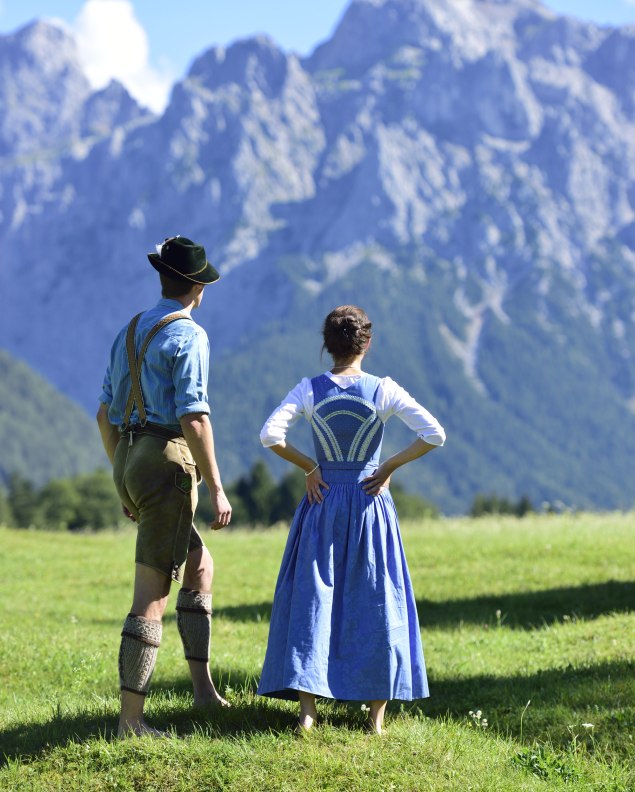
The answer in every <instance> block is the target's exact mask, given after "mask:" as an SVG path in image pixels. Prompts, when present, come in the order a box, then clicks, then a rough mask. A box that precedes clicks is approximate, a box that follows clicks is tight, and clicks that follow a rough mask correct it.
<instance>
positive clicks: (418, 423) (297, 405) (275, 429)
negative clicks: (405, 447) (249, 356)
mask: <svg viewBox="0 0 635 792" xmlns="http://www.w3.org/2000/svg"><path fill="white" fill-rule="evenodd" d="M325 374H326V376H327V377H329V379H331V380H333V382H335V384H336V385H339V386H340V387H341V388H348V387H349V386H350V385H352V384H353V383H354V382H356V381H357V380H359V379H360V378H361V377H362V376H363V375H362V374H332V373H331V372H330V371H326V372H325ZM375 406H376V407H377V417H378V418H379V420H380V421H381V422H382V423H386V421H387V420H388V419H389V418H390V416H391V415H396V416H397V417H398V418H401V420H402V421H403V422H404V423H405V424H406V426H407V427H408V428H409V429H412V431H413V432H416V433H417V437H420V438H421V439H422V440H425V442H426V443H429V444H430V445H435V446H442V445H443V443H444V442H445V430H444V429H443V427H442V426H441V424H440V423H439V422H438V421H437V419H436V418H435V417H434V416H433V415H431V414H430V413H429V412H428V411H427V410H426V409H425V407H422V406H421V405H420V404H418V403H417V402H416V401H415V400H414V399H413V398H412V396H411V395H410V394H409V393H408V392H407V391H405V390H404V389H403V388H402V387H400V386H399V385H397V383H396V382H395V381H394V380H392V379H390V377H384V378H383V379H381V380H380V381H379V387H378V389H377V401H376V405H375ZM302 415H303V416H304V417H305V418H306V419H307V421H310V420H311V416H312V415H313V388H312V387H311V380H310V379H309V378H308V377H305V378H304V379H303V380H302V381H301V382H299V383H298V384H297V385H296V386H295V388H293V389H292V390H290V391H289V393H287V395H286V396H285V397H284V399H283V400H282V402H281V403H280V405H279V406H278V407H276V409H275V410H274V411H273V412H272V413H271V415H270V416H269V418H267V420H266V422H265V425H264V426H263V427H262V430H261V432H260V442H261V443H262V444H263V446H265V448H269V447H270V446H274V445H278V443H281V442H282V441H283V440H284V439H285V438H286V436H287V432H288V431H289V429H290V428H291V427H292V426H293V424H294V423H296V421H297V420H298V419H299V418H300V416H302Z"/></svg>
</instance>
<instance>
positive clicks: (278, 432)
mask: <svg viewBox="0 0 635 792" xmlns="http://www.w3.org/2000/svg"><path fill="white" fill-rule="evenodd" d="M312 411H313V389H312V387H311V380H310V379H307V378H306V377H305V378H304V379H303V380H302V381H301V382H299V383H298V384H297V385H296V386H295V388H293V389H292V390H290V391H289V393H287V395H286V396H285V397H284V399H283V400H282V401H281V402H280V404H279V406H278V407H276V409H275V410H274V411H273V412H272V413H271V415H270V416H269V417H268V418H267V420H266V421H265V425H264V426H263V427H262V429H261V430H260V442H261V443H262V444H263V446H264V447H265V448H270V447H271V446H274V445H278V443H281V442H282V441H283V440H284V439H285V438H286V436H287V432H288V431H289V429H290V428H291V427H292V426H293V424H294V423H296V422H297V421H298V419H299V418H300V417H301V416H302V415H304V416H305V417H306V418H310V417H311V413H312Z"/></svg>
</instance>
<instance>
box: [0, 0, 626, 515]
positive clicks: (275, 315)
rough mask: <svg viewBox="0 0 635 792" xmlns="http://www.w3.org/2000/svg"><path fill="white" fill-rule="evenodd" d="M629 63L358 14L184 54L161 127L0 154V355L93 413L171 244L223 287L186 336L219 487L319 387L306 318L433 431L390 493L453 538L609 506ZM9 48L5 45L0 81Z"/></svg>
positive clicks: (424, 19)
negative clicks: (179, 243)
mask: <svg viewBox="0 0 635 792" xmlns="http://www.w3.org/2000/svg"><path fill="white" fill-rule="evenodd" d="M40 24H41V23H40ZM364 31H367V32H368V31H370V32H372V34H373V37H371V38H372V40H371V38H368V37H367V36H366V34H365V33H364ZM369 35H370V33H369ZM358 40H364V43H365V45H366V46H364V47H355V46H353V44H354V42H355V41H358ZM633 41H635V38H634V35H633V33H632V31H630V30H629V29H627V28H624V29H622V28H616V29H611V28H601V27H599V26H597V25H593V24H591V23H583V22H580V21H578V20H573V19H569V18H566V17H557V16H556V15H554V14H552V13H551V12H549V11H547V10H546V9H545V8H544V7H542V6H541V5H540V4H539V3H537V2H534V0H515V1H514V2H510V3H494V2H486V0H465V2H461V3H449V2H447V0H429V2H428V1H427V2H423V0H355V1H354V2H353V3H351V5H350V6H349V9H348V10H347V12H346V13H345V14H344V16H343V17H342V20H341V22H340V24H339V26H338V28H337V29H336V31H335V32H334V34H333V36H332V37H331V39H330V40H329V41H328V42H325V43H324V44H322V45H320V46H319V47H318V48H316V50H315V52H314V53H313V54H311V55H310V56H308V57H307V58H299V57H298V56H296V55H294V54H287V53H284V52H283V51H282V50H281V49H280V48H279V47H277V46H276V45H275V43H274V42H272V41H271V40H270V39H267V38H264V37H260V38H257V39H250V40H245V41H241V42H237V43H235V44H233V45H232V46H230V47H228V48H221V47H213V48H211V49H209V50H208V51H207V52H205V53H202V54H201V55H200V56H199V57H198V58H197V59H195V60H194V61H193V63H192V66H191V68H190V71H189V73H188V75H186V77H185V78H184V79H183V80H182V81H181V82H180V83H177V84H176V85H175V86H174V89H173V91H172V96H171V100H170V103H169V105H168V107H167V109H166V111H165V113H164V114H163V115H162V116H160V117H153V116H150V115H147V114H144V113H143V111H141V110H140V108H138V106H137V105H136V103H134V101H133V100H131V99H130V98H129V97H127V95H126V92H125V89H123V88H121V87H120V86H113V87H111V89H110V93H108V94H107V95H106V96H105V97H102V101H103V103H104V105H105V108H106V109H105V110H104V112H103V114H102V116H101V120H100V121H99V124H98V125H97V126H98V128H97V129H86V127H85V119H86V117H87V115H86V111H85V107H86V105H87V103H89V102H91V101H92V102H97V99H96V98H95V97H92V96H91V95H90V94H84V93H83V90H84V89H83V88H82V89H81V90H80V89H77V90H79V93H78V94H77V96H79V95H81V101H79V100H78V102H77V110H76V115H75V116H73V118H72V119H71V120H70V121H69V122H68V124H67V125H66V126H65V127H63V128H62V127H60V129H59V136H60V141H58V142H61V140H62V139H64V140H68V130H71V131H72V134H73V135H75V137H74V138H73V142H72V145H70V146H68V145H67V146H65V147H63V148H61V149H60V153H59V154H58V156H56V157H52V156H51V154H50V151H51V149H50V148H49V149H48V150H47V154H46V157H45V156H42V157H40V158H38V157H36V158H35V159H33V158H31V159H30V160H29V161H26V162H25V161H24V159H23V158H22V159H21V156H22V155H21V152H22V151H26V150H27V149H28V146H29V145H30V146H32V149H31V150H32V151H37V150H38V149H37V146H38V145H39V142H38V141H39V138H38V136H37V135H36V134H35V135H34V136H33V140H31V141H29V140H28V139H27V140H23V141H22V142H21V144H20V146H18V147H17V148H15V149H14V150H13V152H12V154H11V156H8V157H7V156H4V157H2V155H1V153H0V158H1V162H0V166H1V167H3V172H4V173H5V174H6V180H5V188H4V189H3V190H2V191H1V192H0V212H1V213H2V223H1V224H0V243H1V244H2V246H3V249H4V251H5V256H3V263H2V266H1V267H0V288H2V291H3V293H4V294H6V295H7V296H8V300H7V302H8V307H7V310H6V311H5V312H4V314H3V318H2V330H3V338H4V339H5V345H6V347H7V348H8V349H9V351H11V352H12V353H14V354H16V355H18V356H20V357H23V358H24V359H26V360H27V362H29V364H30V365H32V366H34V367H35V368H36V369H37V370H38V371H40V372H42V373H44V374H45V375H46V376H47V377H48V378H49V379H50V380H51V381H52V382H53V383H54V384H55V385H56V386H57V387H59V388H61V389H62V390H63V391H64V392H66V393H68V394H71V395H73V397H74V398H76V399H78V400H79V401H81V403H82V404H84V405H86V406H89V405H91V404H94V403H95V400H96V398H97V395H98V392H99V384H100V382H101V377H102V376H103V369H104V367H105V364H106V360H107V354H108V348H109V345H110V342H111V340H112V337H113V336H114V334H115V332H116V331H117V330H118V329H119V328H120V327H121V326H122V325H123V324H124V323H125V322H126V321H127V320H128V319H129V318H130V317H131V316H132V315H133V314H134V313H136V312H137V311H138V310H142V309H144V308H147V307H150V306H151V305H152V304H153V303H154V302H155V301H156V299H157V296H158V295H157V287H156V283H155V282H154V278H153V276H152V273H151V272H148V270H147V265H146V263H145V253H146V251H147V250H150V249H152V245H153V243H154V242H156V241H158V240H160V239H162V238H164V237H165V236H167V235H169V234H172V233H183V234H185V235H187V236H190V237H192V238H195V239H197V240H201V241H202V242H203V243H204V244H205V246H206V249H207V252H208V256H209V258H210V259H211V260H212V261H213V262H215V263H217V264H218V268H219V269H220V271H221V273H222V275H223V277H222V278H221V281H220V282H219V284H218V285H215V286H214V287H212V288H211V289H210V290H208V292H206V298H205V300H204V302H203V305H202V307H201V309H200V310H199V313H198V315H197V321H199V322H200V323H201V324H203V325H204V326H205V328H206V329H207V330H208V332H209V334H210V338H211V341H212V353H213V369H212V377H211V398H212V405H213V410H214V413H215V414H216V413H217V412H218V414H219V416H221V417H219V428H218V435H219V447H220V448H221V449H224V452H223V453H224V454H225V458H226V460H227V461H226V465H227V475H228V476H229V477H230V478H233V477H235V476H236V475H237V474H238V473H240V472H243V471H244V469H245V468H246V467H247V466H249V464H250V463H251V461H252V460H253V458H254V457H255V456H257V455H258V454H259V453H261V451H260V449H259V448H258V444H257V434H258V429H259V427H260V424H261V423H262V421H263V420H264V418H265V417H266V415H267V414H268V411H269V410H271V409H272V408H273V406H275V404H276V402H277V400H279V398H281V396H282V395H283V394H284V393H285V392H286V390H288V389H289V388H290V387H291V386H292V385H293V384H294V383H295V381H297V379H299V378H300V377H301V376H303V375H306V373H307V371H306V367H303V366H302V360H303V358H304V357H305V356H306V355H308V361H309V368H310V367H311V366H315V369H314V371H315V373H317V372H318V371H319V365H320V364H319V358H318V352H319V346H320V344H319V337H318V334H317V331H318V329H319V326H320V323H321V320H322V318H323V315H325V314H326V313H327V312H328V310H330V308H332V307H333V305H335V304H337V303H343V302H355V303H360V304H362V305H364V306H365V307H367V308H368V309H369V311H370V313H371V319H372V320H373V321H374V322H375V326H376V341H375V344H374V352H373V356H374V361H375V364H376V366H377V369H376V373H382V372H383V373H386V374H391V376H395V378H396V379H398V380H399V381H401V384H403V385H404V386H406V387H408V389H409V390H411V392H412V393H413V395H415V396H417V397H418V398H420V399H421V400H422V401H423V403H425V404H426V406H428V407H429V409H430V410H431V411H432V412H433V413H435V414H437V415H438V417H439V418H440V419H441V421H442V422H443V423H444V424H449V425H450V429H451V431H449V432H448V437H449V439H448V446H447V448H446V449H444V450H443V451H442V452H438V454H435V455H434V456H433V457H432V460H431V462H430V464H429V465H428V464H426V465H423V466H419V467H417V466H412V467H413V468H415V469H414V470H413V471H411V470H410V469H408V470H407V471H405V472H404V477H405V479H404V480H405V483H407V484H408V485H409V486H411V487H413V488H414V487H423V488H424V491H423V492H422V494H424V495H426V496H429V492H427V491H425V489H426V488H429V489H430V490H431V491H432V492H434V493H436V494H437V502H438V503H439V504H440V505H441V506H442V508H444V509H446V510H449V511H456V510H465V509H466V508H467V506H468V505H469V502H470V499H471V497H473V495H474V494H475V492H477V491H480V492H487V491H496V492H497V494H500V495H503V496H511V497H518V496H519V495H521V494H528V495H530V496H531V498H532V499H533V500H534V501H535V502H539V501H540V500H543V499H544V500H556V499H560V500H564V501H566V502H568V503H571V504H573V505H583V506H587V507H588V506H594V507H602V508H607V507H626V506H628V505H630V504H632V503H633V496H632V495H631V492H630V489H631V488H630V484H629V481H628V476H627V475H626V474H625V472H624V469H623V466H624V464H626V461H627V460H628V458H629V457H630V455H632V453H633V452H634V451H635V447H633V446H634V445H635V440H634V441H631V439H630V438H631V437H635V432H631V431H630V430H631V429H635V416H634V414H633V405H634V404H635V367H634V365H633V359H632V355H631V349H633V342H634V341H635V324H634V317H635V288H634V285H633V277H632V275H633V272H634V271H635V233H634V232H633V228H635V209H634V207H635V189H634V188H633V186H632V185H633V182H634V179H633V176H634V175H635V174H634V172H633V171H634V170H635V164H634V163H635V135H633V132H634V131H635V129H634V128H633V101H635V98H634V96H635V95H634V91H633V82H632V81H630V82H629V81H625V80H620V79H619V76H620V74H626V75H629V74H631V73H632V70H633V69H635V47H634V46H633ZM14 44H15V42H13V41H9V42H8V44H7V41H6V38H0V64H3V63H4V64H7V63H11V62H13V61H12V60H11V59H12V58H15V57H16V56H15V54H14V55H11V52H12V47H13V46H14ZM69 47H71V45H70V44H69ZM7 52H8V53H9V54H8V55H7ZM66 58H67V60H66V62H67V63H69V64H72V62H73V61H72V53H71V51H70V49H69V52H68V53H67V56H66ZM69 68H71V67H69ZM36 71H37V70H36ZM4 73H5V72H3V71H2V69H0V107H7V108H8V109H9V110H11V109H12V107H13V105H11V103H8V102H7V98H6V96H7V91H8V90H9V89H8V88H7V85H8V82H7V80H6V79H5V80H3V79H2V74H4ZM34 73H35V72H34ZM80 77H81V75H78V74H76V73H75V72H74V71H73V70H72V68H71V71H70V72H69V75H68V86H67V89H68V91H69V95H70V94H72V90H71V89H72V87H73V86H76V85H81V84H82V83H81V79H80ZM41 79H42V80H43V81H44V84H46V79H47V77H46V70H45V69H44V68H43V67H42V72H41ZM56 79H59V77H56ZM57 90H61V88H60V86H58V87H57ZM108 90H109V89H106V91H107V92H108ZM47 112H49V113H50V112H51V110H50V108H49V109H48V110H47ZM45 115H46V114H45ZM12 119H13V115H12V113H11V112H9V113H8V114H7V119H6V122H5V124H6V129H5V132H4V133H3V134H4V137H3V135H2V134H0V145H1V141H3V140H7V141H13V140H15V139H16V135H17V133H16V131H15V129H13V128H10V127H11V124H12V123H13V122H12ZM15 124H16V129H18V130H22V132H23V131H24V122H23V120H22V118H21V116H20V114H19V113H18V116H17V120H16V121H15ZM83 124H84V125H83ZM73 130H74V131H73ZM36 131H37V130H36ZM56 134H57V133H56ZM65 136H66V137H65ZM51 142H52V143H54V141H51ZM25 146H26V147H27V148H24V147H25ZM53 148H54V145H53ZM27 284H29V285H28V286H27ZM27 288H28V289H29V293H30V295H31V299H30V300H29V301H28V304H26V305H25V304H24V302H23V301H22V302H21V301H20V299H19V296H20V295H21V294H23V293H24V292H25V289H27ZM104 306H108V309H107V310H103V307H104ZM373 311H374V315H373ZM60 317H63V318H64V319H66V317H68V318H70V317H72V326H73V328H81V332H80V333H75V334H74V335H72V334H69V328H68V326H67V321H64V320H63V321H60ZM395 319H397V321H395ZM43 327H45V328H46V332H44V333H43V331H42V328H43ZM296 347H298V348H296ZM302 349H304V350H305V355H304V356H303V355H302ZM313 350H315V355H314V353H313ZM406 350H407V355H406ZM60 351H62V352H63V354H60ZM311 361H313V363H311ZM430 361H434V364H433V365H432V364H431V363H430ZM541 361H544V362H541ZM370 363H371V361H370V360H369V364H370ZM547 369H548V370H547ZM217 372H218V373H217ZM236 388H238V389H239V390H240V398H239V399H238V400H237V399H236V398H235V392H234V389H236ZM541 393H543V394H549V404H548V405H545V404H542V403H541V401H540V399H539V398H538V395H539V394H541ZM241 411H242V414H241ZM603 411H604V412H605V413H606V416H607V418H606V420H607V422H608V424H607V428H605V429H604V430H602V428H601V421H599V419H598V416H601V415H602V412H603ZM551 413H553V416H555V419H554V417H553V416H552V415H551ZM475 424H476V425H477V426H478V427H479V428H478V430H476V429H475V428H474V427H475ZM485 426H488V427H490V428H489V431H488V432H485V431H484V429H483V427H485ZM581 426H583V427H586V426H592V427H594V429H593V432H592V433H591V434H589V432H588V431H581V430H580V427H581ZM389 434H390V433H389ZM598 435H601V436H602V438H603V442H604V443H606V444H607V445H606V447H607V448H611V453H610V455H606V456H604V455H599V456H600V458H598V454H597V453H596V447H595V440H594V437H597V436H598ZM401 436H402V435H400V433H399V431H397V433H396V437H401ZM519 437H524V438H525V439H526V441H527V442H528V443H529V444H530V448H525V447H524V446H522V445H521V446H518V443H519V440H518V438H519ZM614 437H619V440H620V442H619V443H617V445H616V446H615V440H614ZM470 441H471V443H470ZM389 446H390V441H389ZM614 446H615V447H614ZM572 457H573V460H575V461H573V460H572ZM567 460H569V461H567ZM542 467H545V469H546V472H545V471H543V470H542V469H541V468H542ZM421 471H425V472H424V474H423V479H422V480H421V479H420V478H419V477H420V476H421V475H422V473H421ZM591 480H592V481H591ZM432 499H434V498H432Z"/></svg>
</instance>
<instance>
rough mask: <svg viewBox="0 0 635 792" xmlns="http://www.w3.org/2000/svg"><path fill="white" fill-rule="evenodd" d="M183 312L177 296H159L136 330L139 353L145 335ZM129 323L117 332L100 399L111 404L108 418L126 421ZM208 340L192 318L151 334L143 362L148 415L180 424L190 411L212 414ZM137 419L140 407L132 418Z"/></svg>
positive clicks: (166, 423) (176, 426)
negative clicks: (157, 325)
mask: <svg viewBox="0 0 635 792" xmlns="http://www.w3.org/2000/svg"><path fill="white" fill-rule="evenodd" d="M175 311H183V306H182V305H181V303H180V302H178V300H166V299H162V300H159V302H158V303H157V305H156V306H155V307H154V308H152V309H150V310H149V311H146V312H145V313H144V314H142V315H141V317H140V318H139V322H138V324H137V328H136V332H135V348H136V350H137V355H138V354H139V353H140V351H141V345H142V344H143V340H144V338H145V337H146V335H147V334H148V333H149V332H150V330H151V329H152V328H153V327H154V325H155V324H156V323H157V322H158V321H159V320H160V319H162V318H163V317H164V316H167V315H168V314H171V313H174V312H175ZM127 330H128V325H126V326H125V327H124V328H123V329H122V330H121V331H120V332H119V333H118V335H117V337H116V338H115V341H114V343H113V345H112V349H111V351H110V364H109V366H108V369H107V370H106V376H105V377H104V385H103V390H102V393H101V396H100V397H99V398H100V401H102V402H103V403H104V404H106V405H108V407H109V409H108V419H109V420H110V423H112V424H115V425H120V424H122V423H123V419H124V414H125V411H126V402H127V401H128V394H129V393H130V369H129V367H128V355H127V354H126V332H127ZM208 376H209V341H208V338H207V333H206V332H205V330H203V328H202V327H200V326H199V325H197V324H196V323H195V322H193V321H192V320H191V319H177V320H176V321H174V322H172V323H171V324H168V325H166V326H165V327H164V328H162V329H161V330H160V331H159V332H158V333H157V334H156V336H155V337H154V338H153V339H152V341H151V342H150V344H149V345H148V349H147V350H146V354H145V357H144V359H143V364H142V366H141V390H142V392H143V402H144V404H145V408H146V413H147V420H148V421H151V422H152V423H157V424H162V425H163V426H168V427H170V428H172V429H180V425H179V418H181V416H183V415H187V414H188V413H209V403H208V399H207V379H208ZM138 421H139V413H138V411H137V407H136V405H135V408H134V409H133V411H132V416H131V418H130V423H136V422H138Z"/></svg>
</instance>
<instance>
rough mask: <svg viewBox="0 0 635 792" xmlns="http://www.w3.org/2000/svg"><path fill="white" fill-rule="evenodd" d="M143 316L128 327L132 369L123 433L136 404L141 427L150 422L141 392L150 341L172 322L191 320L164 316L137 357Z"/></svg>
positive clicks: (177, 316)
mask: <svg viewBox="0 0 635 792" xmlns="http://www.w3.org/2000/svg"><path fill="white" fill-rule="evenodd" d="M141 315H142V314H137V315H136V316H135V317H134V318H133V319H132V321H131V322H130V324H129V325H128V332H127V333H126V352H127V354H128V368H129V369H130V393H129V394H128V401H127V402H126V411H125V413H124V418H123V424H122V427H121V428H122V431H124V432H125V431H126V430H127V429H128V426H129V424H130V416H131V415H132V410H133V409H134V406H135V404H136V405H137V411H138V413H139V423H140V424H141V426H145V425H146V421H147V420H148V418H147V414H146V408H145V404H144V401H143V391H142V390H141V364H142V363H143V359H144V357H145V354H146V350H147V349H148V346H149V344H150V341H152V339H153V338H154V337H155V335H156V334H157V333H158V332H159V330H162V329H163V328H164V327H165V326H166V325H168V324H170V322H175V321H176V320H177V319H190V318H191V317H190V316H188V315H187V314H185V313H180V312H178V311H177V312H176V313H171V314H168V315H167V316H164V317H163V319H160V320H159V321H158V322H157V323H156V324H155V325H154V327H153V328H152V329H151V330H150V332H149V333H148V335H147V336H146V337H145V338H144V340H143V344H142V345H141V351H140V353H139V357H137V353H136V349H135V331H136V329H137V324H138V323H139V318H140V317H141Z"/></svg>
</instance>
